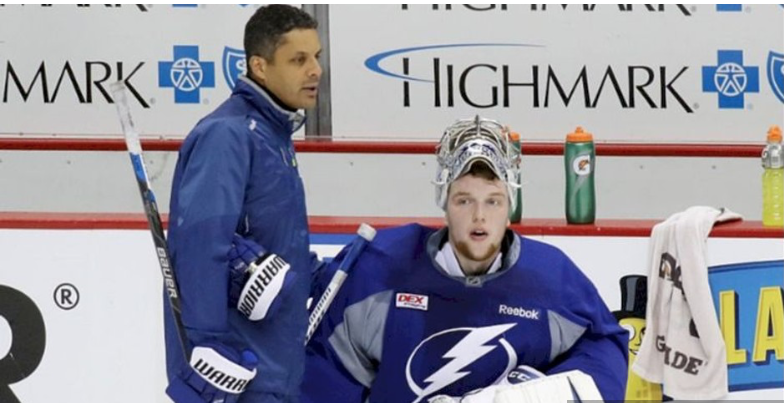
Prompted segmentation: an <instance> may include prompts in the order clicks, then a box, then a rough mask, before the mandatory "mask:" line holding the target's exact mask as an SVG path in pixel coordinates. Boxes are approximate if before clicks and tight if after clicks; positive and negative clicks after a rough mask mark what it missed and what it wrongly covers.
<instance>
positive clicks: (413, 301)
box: [395, 292, 428, 311]
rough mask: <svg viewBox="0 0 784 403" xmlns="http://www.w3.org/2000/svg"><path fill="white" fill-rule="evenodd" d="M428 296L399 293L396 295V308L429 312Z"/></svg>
mask: <svg viewBox="0 0 784 403" xmlns="http://www.w3.org/2000/svg"><path fill="white" fill-rule="evenodd" d="M427 301H428V298H427V295H419V294H408V293H403V292H399V293H397V295H395V307H397V308H410V309H419V310H421V311H427Z"/></svg>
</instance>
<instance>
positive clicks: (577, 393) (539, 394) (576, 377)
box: [492, 370, 603, 403]
mask: <svg viewBox="0 0 784 403" xmlns="http://www.w3.org/2000/svg"><path fill="white" fill-rule="evenodd" d="M580 401H583V402H587V401H591V402H602V401H603V400H602V395H601V393H600V392H599V388H597V387H596V383H594V381H593V378H591V376H590V375H587V374H585V373H584V372H582V371H579V370H572V371H568V372H563V373H559V374H554V375H549V376H545V377H543V378H539V379H534V380H531V381H530V382H525V383H520V384H516V385H511V386H506V387H501V388H499V389H498V390H497V391H496V393H495V398H494V400H493V401H492V402H493V403H564V402H580Z"/></svg>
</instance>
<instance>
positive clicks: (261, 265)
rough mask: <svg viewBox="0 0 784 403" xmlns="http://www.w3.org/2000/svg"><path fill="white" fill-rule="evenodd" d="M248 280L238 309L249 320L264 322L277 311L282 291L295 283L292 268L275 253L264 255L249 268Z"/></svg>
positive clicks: (241, 294)
mask: <svg viewBox="0 0 784 403" xmlns="http://www.w3.org/2000/svg"><path fill="white" fill-rule="evenodd" d="M248 272H249V273H250V275H249V276H248V280H247V282H246V283H245V286H244V287H243V288H242V292H241V293H240V297H239V299H238V301H237V309H238V310H239V311H240V312H241V313H242V314H243V315H245V316H246V317H247V318H248V319H250V320H253V321H256V320H262V319H264V318H265V317H267V315H269V314H270V313H272V312H273V311H275V310H276V309H275V306H274V305H275V302H276V301H277V300H278V296H279V294H281V291H282V290H284V289H286V288H288V285H289V284H291V283H292V282H293V281H294V276H295V273H294V272H292V271H291V266H290V265H289V264H288V263H287V262H286V261H285V260H283V259H282V258H281V257H280V256H278V255H276V254H274V253H267V254H264V255H262V256H261V257H260V258H258V260H256V262H254V263H252V264H250V266H249V267H248Z"/></svg>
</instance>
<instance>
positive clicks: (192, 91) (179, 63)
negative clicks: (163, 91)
mask: <svg viewBox="0 0 784 403" xmlns="http://www.w3.org/2000/svg"><path fill="white" fill-rule="evenodd" d="M173 53H174V60H173V61H170V62H158V86H159V87H162V88H174V102H175V103H178V104H197V103H199V102H200V101H201V96H200V89H201V88H202V87H206V88H214V87H215V63H213V62H204V61H200V60H199V47H198V46H174V52H173Z"/></svg>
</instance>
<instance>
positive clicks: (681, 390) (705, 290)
mask: <svg viewBox="0 0 784 403" xmlns="http://www.w3.org/2000/svg"><path fill="white" fill-rule="evenodd" d="M737 219H742V217H741V216H740V215H739V214H736V213H733V212H732V211H729V210H728V209H716V208H713V207H703V206H697V207H691V208H689V209H688V210H686V211H685V212H682V213H676V214H673V215H672V216H670V218H668V219H667V220H666V221H664V222H662V223H659V224H657V225H656V226H655V227H654V228H653V232H652V233H651V245H650V256H649V258H650V260H651V268H650V275H649V276H648V304H647V309H646V318H645V321H646V327H647V328H646V331H645V337H644V338H643V341H642V345H641V346H640V350H639V352H638V354H637V360H636V361H635V362H634V365H633V366H632V370H633V371H634V372H636V373H637V374H638V375H640V376H641V377H642V378H645V379H647V380H648V381H650V382H655V383H661V384H663V385H664V392H665V394H667V395H668V396H671V397H673V398H675V399H695V400H696V399H703V400H710V399H720V398H723V397H724V396H726V395H727V393H728V389H727V356H726V348H725V346H724V339H723V338H722V335H721V330H720V329H719V323H718V320H717V318H716V311H715V310H714V308H713V306H714V305H713V298H712V297H711V291H710V286H709V284H708V266H707V263H706V257H705V255H706V249H705V244H706V240H707V238H708V234H709V233H710V231H711V228H712V227H713V224H714V223H716V222H723V221H730V220H737Z"/></svg>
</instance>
